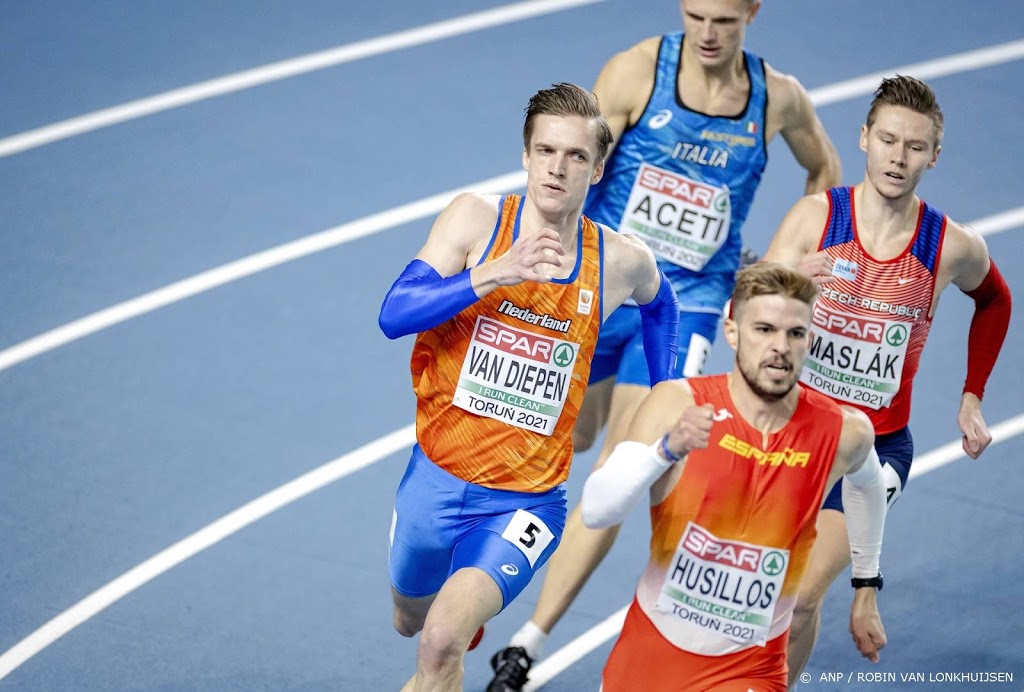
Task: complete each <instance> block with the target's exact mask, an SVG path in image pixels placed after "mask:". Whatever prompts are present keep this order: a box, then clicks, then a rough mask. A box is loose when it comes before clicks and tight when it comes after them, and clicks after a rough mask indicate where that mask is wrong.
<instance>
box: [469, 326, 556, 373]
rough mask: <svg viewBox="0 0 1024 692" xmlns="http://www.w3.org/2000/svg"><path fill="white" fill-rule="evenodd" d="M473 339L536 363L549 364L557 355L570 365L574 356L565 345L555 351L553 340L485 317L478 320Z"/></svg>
mask: <svg viewBox="0 0 1024 692" xmlns="http://www.w3.org/2000/svg"><path fill="white" fill-rule="evenodd" d="M474 338H475V339H476V340H477V341H479V342H481V343H484V344H487V345H489V346H492V347H493V348H496V349H498V350H499V351H504V352H505V353H508V354H511V355H513V356H520V357H523V358H529V359H530V360H535V361H537V362H538V363H545V364H547V363H550V362H551V358H552V356H553V355H557V356H558V360H559V361H566V359H568V362H569V363H571V362H572V358H573V357H574V356H575V354H574V353H573V352H572V347H571V346H569V345H567V344H564V343H563V344H560V346H559V348H558V349H557V351H556V349H555V344H556V342H555V340H554V339H549V338H547V337H545V336H538V335H536V334H531V333H530V332H524V331H520V330H518V329H514V328H512V327H509V326H507V325H504V324H502V323H501V322H495V321H494V320H489V319H487V318H486V317H481V318H480V322H479V323H478V324H477V327H476V334H475V335H474ZM563 347H564V348H563ZM566 348H567V349H568V350H569V354H568V355H567V354H566V353H565V349H566ZM558 365H562V362H559V363H558Z"/></svg>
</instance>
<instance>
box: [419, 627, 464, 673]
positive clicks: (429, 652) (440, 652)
mask: <svg viewBox="0 0 1024 692" xmlns="http://www.w3.org/2000/svg"><path fill="white" fill-rule="evenodd" d="M468 645H469V641H468V640H464V639H463V637H461V636H460V634H459V628H458V627H457V626H455V625H454V624H453V623H447V622H443V621H441V622H437V621H435V622H431V623H430V625H429V626H427V627H426V628H424V629H423V632H422V634H420V644H419V662H420V665H421V666H423V667H424V668H425V669H426V670H428V671H430V672H434V673H436V672H439V671H442V670H444V669H446V668H451V667H452V666H456V665H458V664H459V662H460V661H461V660H462V655H463V654H464V653H465V652H466V647H467V646H468Z"/></svg>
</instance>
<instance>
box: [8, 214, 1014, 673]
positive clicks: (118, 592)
mask: <svg viewBox="0 0 1024 692" xmlns="http://www.w3.org/2000/svg"><path fill="white" fill-rule="evenodd" d="M1011 222H1015V223H1011ZM1021 223H1024V208H1021V209H1017V210H1014V211H1013V212H1006V213H1002V214H994V215H992V216H986V217H984V218H982V219H978V220H977V221H975V222H974V223H972V224H971V225H972V226H973V227H975V228H977V229H978V230H979V232H982V233H985V232H987V233H988V234H992V233H997V232H999V231H1002V230H1006V229H1007V228H1014V227H1016V226H1018V225H1020V224H1021ZM1022 430H1024V414H1021V415H1019V416H1017V417H1015V418H1012V419H1010V420H1007V421H1004V422H1003V423H1000V424H999V425H997V426H995V427H994V428H992V437H993V442H992V444H997V443H999V442H1001V441H1003V440H1004V439H1009V438H1010V437H1013V436H1015V435H1019V434H1020V433H1021V431H1022ZM413 442H415V426H413V425H408V426H406V427H404V428H401V429H399V430H396V431H394V432H392V433H390V434H388V435H386V436H384V437H382V438H380V439H378V440H376V441H374V442H371V443H369V444H367V445H364V446H363V447H360V448H359V449H357V450H355V451H354V452H350V453H348V454H346V455H344V456H342V457H339V458H337V459H335V460H333V461H330V462H327V463H326V464H324V465H323V466H320V467H318V468H316V469H314V470H312V471H310V472H308V473H306V474H304V475H302V476H300V477H298V478H296V479H295V480H293V481H290V482H288V483H286V484H285V485H282V486H281V487H279V488H277V489H275V490H272V491H270V492H268V493H267V494H265V495H263V496H261V497H259V498H257V499H255V500H253V501H252V502H249V503H248V504H246V505H243V506H242V507H239V508H238V509H236V510H235V511H233V512H231V513H230V514H227V515H225V516H223V517H221V518H220V519H218V520H217V521H215V522H213V523H212V524H210V525H208V526H206V527H204V528H203V529H200V530H199V531H197V532H196V533H194V534H192V535H191V536H189V537H187V538H184V539H182V540H180V541H178V542H177V543H175V544H174V545H172V546H171V547H169V548H166V549H164V550H162V551H160V552H159V553H157V554H156V555H154V556H153V557H151V558H149V559H148V560H146V561H145V562H143V563H141V564H139V565H137V566H136V567H133V568H132V569H130V570H129V571H128V572H125V573H124V574H122V575H121V576H120V577H118V578H117V579H114V580H113V581H111V582H109V583H108V584H106V585H105V586H103V587H101V588H100V589H98V590H97V591H94V592H93V593H92V594H90V595H89V596H86V597H85V598H84V599H82V600H81V601H79V602H78V603H76V604H75V605H73V606H71V607H70V608H68V609H67V610H65V611H64V612H63V613H61V614H60V615H58V616H56V617H55V618H53V619H52V620H50V621H49V622H47V623H46V624H44V625H43V626H42V627H40V628H39V629H37V630H36V631H35V632H33V633H32V634H30V635H29V636H28V637H26V638H25V639H23V640H22V641H20V642H18V643H17V644H16V645H15V646H13V647H12V648H11V649H9V650H8V651H7V652H5V653H4V654H3V655H0V680H3V679H4V677H5V676H7V675H8V674H10V672H11V671H13V670H14V669H16V668H17V667H18V666H20V665H21V664H22V663H24V662H25V661H27V660H28V659H30V658H31V657H33V656H35V655H36V654H37V653H39V652H40V651H42V650H43V649H45V648H46V647H47V646H49V645H50V644H52V643H53V642H55V641H56V640H57V639H59V638H60V637H62V636H64V635H65V634H67V633H68V632H70V631H71V630H73V629H74V628H75V627H78V626H79V625H80V624H82V623H83V622H85V621H86V620H88V619H89V618H91V617H93V616H94V615H96V614H97V613H99V612H101V611H102V610H104V609H105V608H107V607H108V606H110V605H111V604H113V603H115V602H116V601H118V600H120V599H121V598H123V597H124V596H126V595H128V594H129V593H131V592H132V591H134V590H135V589H137V588H139V587H140V586H142V585H143V584H145V583H146V582H148V581H150V580H151V579H153V578H155V577H157V576H159V575H161V574H163V573H164V572H166V571H167V570H169V569H171V568H172V567H174V566H175V565H178V564H180V563H182V562H184V561H185V560H187V559H189V558H190V557H192V556H193V555H195V554H196V553H198V552H200V551H202V550H205V549H206V548H209V547H210V546H211V545H213V544H215V543H217V542H219V541H221V540H223V539H225V538H227V537H228V536H230V535H231V534H233V533H235V532H236V531H239V530H241V529H243V528H245V527H246V526H248V525H249V524H251V523H253V522H255V521H258V520H259V519H262V518H263V517H265V516H266V515H268V514H270V513H271V512H274V511H276V510H278V509H281V508H282V507H284V506H285V505H287V504H289V503H291V502H294V501H295V500H298V499H299V498H301V497H305V496H306V495H308V494H310V493H312V492H314V491H316V490H319V489H320V488H322V487H324V486H325V485H328V484H329V483H333V482H334V481H336V480H338V479H339V478H343V477H345V476H347V475H349V474H350V473H354V472H355V471H358V470H359V469H361V468H363V467H365V466H369V465H371V464H374V463H376V462H378V461H380V460H381V459H384V458H385V457H387V456H390V455H391V454H394V453H396V452H398V451H400V450H402V449H404V448H406V447H410V446H412V444H413ZM961 456H963V451H962V450H960V447H959V442H951V443H949V444H946V445H944V446H942V447H939V448H938V449H936V450H933V451H932V452H929V453H927V454H925V455H923V456H921V457H919V458H918V459H917V460H915V462H914V466H913V467H912V471H911V474H910V475H911V477H914V476H917V475H920V474H922V473H927V472H929V471H932V470H934V469H936V468H938V467H940V466H944V465H945V464H948V463H950V462H952V461H955V460H956V459H959V458H960V457H961ZM620 614H621V615H622V616H625V610H623V611H620V612H618V613H615V614H613V615H612V616H610V617H609V618H608V619H607V620H605V621H604V622H603V623H601V624H600V625H598V626H597V627H595V628H594V629H595V630H597V633H587V634H585V635H584V636H583V642H582V643H581V642H579V640H577V642H574V643H573V644H570V645H569V646H567V647H565V648H564V649H562V650H560V651H558V652H556V653H555V654H553V655H552V656H551V657H549V658H548V659H545V660H544V661H542V662H541V664H540V665H538V667H537V669H536V671H535V672H534V673H533V677H532V678H531V679H532V680H534V681H535V682H534V684H543V683H538V682H537V681H539V680H542V679H544V680H550V679H551V677H554V676H555V675H557V674H558V673H559V672H561V671H562V670H564V669H565V668H566V667H568V666H570V665H572V663H574V662H575V661H577V660H579V659H580V658H582V657H583V656H585V655H587V653H589V652H590V651H592V650H593V649H595V648H596V647H598V646H600V645H601V644H602V643H603V642H605V641H607V640H608V639H609V638H611V637H612V636H614V635H615V633H616V632H618V631H619V629H621V627H622V620H621V618H619V615H620ZM566 661H567V662H566ZM560 666H561V667H560ZM549 670H551V671H554V672H551V673H548V672H547V671H549ZM542 675H548V677H547V678H542V677H541V676H542Z"/></svg>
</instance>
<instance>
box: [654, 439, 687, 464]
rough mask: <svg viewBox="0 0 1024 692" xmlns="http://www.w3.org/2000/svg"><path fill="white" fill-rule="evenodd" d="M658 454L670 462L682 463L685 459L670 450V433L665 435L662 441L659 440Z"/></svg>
mask: <svg viewBox="0 0 1024 692" xmlns="http://www.w3.org/2000/svg"><path fill="white" fill-rule="evenodd" d="M658 453H659V454H661V456H663V457H664V458H666V459H668V460H669V461H673V462H675V461H682V460H683V457H681V456H678V455H676V454H674V453H673V452H672V450H671V449H669V448H668V433H665V434H664V435H663V436H662V438H661V439H660V440H658Z"/></svg>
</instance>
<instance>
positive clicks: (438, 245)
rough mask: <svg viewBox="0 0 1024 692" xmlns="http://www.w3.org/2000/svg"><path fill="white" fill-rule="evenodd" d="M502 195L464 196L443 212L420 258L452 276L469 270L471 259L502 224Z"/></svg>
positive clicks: (459, 197) (466, 194) (450, 203)
mask: <svg viewBox="0 0 1024 692" xmlns="http://www.w3.org/2000/svg"><path fill="white" fill-rule="evenodd" d="M500 202H501V197H500V196H499V195H485V194H479V193H475V192H463V193H461V194H459V195H458V196H456V197H455V198H454V199H453V200H452V201H451V202H449V203H448V206H446V207H445V208H444V210H442V211H441V213H440V214H439V215H438V217H437V219H436V220H435V221H434V225H433V227H432V228H431V229H430V235H429V236H428V237H427V242H426V243H425V244H424V245H423V247H422V248H421V249H420V251H419V253H417V255H416V257H417V258H418V259H420V260H423V261H425V262H427V263H428V264H430V265H431V266H432V267H434V268H435V269H436V270H437V271H438V272H439V273H440V274H441V275H442V276H451V275H452V274H455V273H457V272H460V271H462V270H463V269H465V268H466V266H467V261H466V260H467V257H469V256H470V255H471V254H473V253H474V251H475V250H476V249H477V248H478V247H479V246H480V245H481V244H482V243H485V242H486V241H487V240H488V239H489V238H490V236H491V233H492V231H493V230H494V224H495V222H496V221H497V220H498V205H499V204H500Z"/></svg>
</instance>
